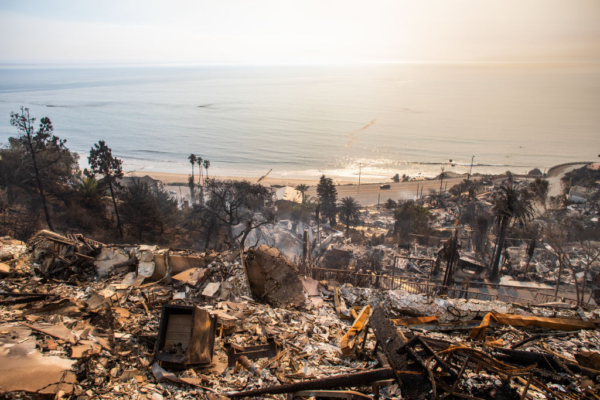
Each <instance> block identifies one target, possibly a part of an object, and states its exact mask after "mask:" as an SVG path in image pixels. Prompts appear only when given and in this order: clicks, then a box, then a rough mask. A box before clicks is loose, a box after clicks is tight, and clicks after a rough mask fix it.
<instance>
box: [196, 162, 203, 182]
mask: <svg viewBox="0 0 600 400" xmlns="http://www.w3.org/2000/svg"><path fill="white" fill-rule="evenodd" d="M196 164H198V185H202V182H201V179H202V157H200V156H197V157H196Z"/></svg>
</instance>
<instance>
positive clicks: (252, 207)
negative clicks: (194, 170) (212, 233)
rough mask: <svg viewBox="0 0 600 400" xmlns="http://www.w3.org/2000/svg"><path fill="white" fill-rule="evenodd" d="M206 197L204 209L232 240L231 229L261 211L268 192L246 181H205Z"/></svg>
mask: <svg viewBox="0 0 600 400" xmlns="http://www.w3.org/2000/svg"><path fill="white" fill-rule="evenodd" d="M206 195H207V201H206V206H205V209H206V210H207V211H208V212H210V213H211V214H213V215H214V216H216V217H217V218H218V219H219V221H221V222H222V223H223V224H224V225H225V226H226V227H227V234H228V235H229V239H230V240H233V239H235V238H234V237H233V227H234V226H235V225H238V224H239V223H241V222H243V221H244V220H247V219H250V218H251V217H252V214H253V212H254V211H257V210H259V209H261V208H262V207H263V206H264V200H265V199H266V198H267V196H268V195H269V191H268V190H267V188H265V187H264V186H262V185H258V184H252V183H250V182H247V181H232V180H228V181H220V180H217V179H207V180H206Z"/></svg>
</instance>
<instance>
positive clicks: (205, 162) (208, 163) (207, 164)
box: [204, 160, 210, 179]
mask: <svg viewBox="0 0 600 400" xmlns="http://www.w3.org/2000/svg"><path fill="white" fill-rule="evenodd" d="M209 167H210V161H208V160H204V168H205V169H206V178H207V179H208V168H209Z"/></svg>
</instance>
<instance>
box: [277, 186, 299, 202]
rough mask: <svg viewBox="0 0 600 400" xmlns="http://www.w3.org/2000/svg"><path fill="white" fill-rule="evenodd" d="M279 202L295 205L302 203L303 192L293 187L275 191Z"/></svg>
mask: <svg viewBox="0 0 600 400" xmlns="http://www.w3.org/2000/svg"><path fill="white" fill-rule="evenodd" d="M275 197H276V198H277V200H287V201H293V202H294V203H302V192H300V191H299V190H296V189H294V188H293V187H291V186H285V187H282V188H279V189H277V190H276V191H275Z"/></svg>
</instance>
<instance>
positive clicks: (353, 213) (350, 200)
mask: <svg viewBox="0 0 600 400" xmlns="http://www.w3.org/2000/svg"><path fill="white" fill-rule="evenodd" d="M338 210H339V214H340V217H341V218H343V219H344V221H346V236H348V235H350V221H357V220H358V218H359V217H360V213H359V210H360V204H358V202H357V201H356V200H355V199H354V197H344V198H343V199H342V201H341V204H340V206H339V208H338Z"/></svg>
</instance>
